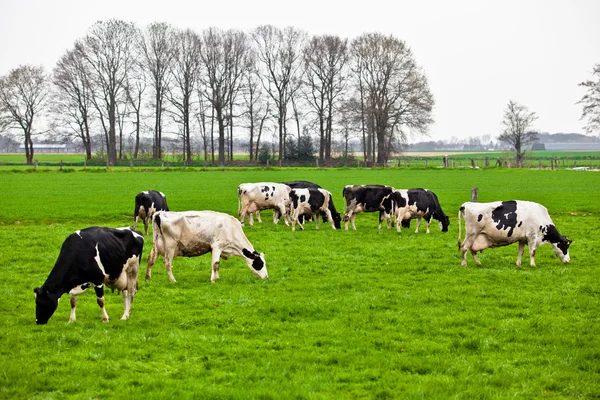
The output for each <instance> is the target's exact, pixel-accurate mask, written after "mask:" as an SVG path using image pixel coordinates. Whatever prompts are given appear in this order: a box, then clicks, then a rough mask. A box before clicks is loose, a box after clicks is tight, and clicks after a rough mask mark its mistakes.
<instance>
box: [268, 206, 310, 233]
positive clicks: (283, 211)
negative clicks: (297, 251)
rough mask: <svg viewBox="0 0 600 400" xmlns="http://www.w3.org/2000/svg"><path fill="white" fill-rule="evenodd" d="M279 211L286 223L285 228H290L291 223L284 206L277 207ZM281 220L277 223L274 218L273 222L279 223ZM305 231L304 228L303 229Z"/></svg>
mask: <svg viewBox="0 0 600 400" xmlns="http://www.w3.org/2000/svg"><path fill="white" fill-rule="evenodd" d="M277 209H278V210H279V212H280V213H281V215H282V216H283V222H285V226H290V223H289V219H290V218H289V216H288V215H287V213H286V212H285V206H284V205H279V206H277ZM278 221H279V220H277V221H275V218H273V222H274V223H277V222H278ZM303 229H304V228H303Z"/></svg>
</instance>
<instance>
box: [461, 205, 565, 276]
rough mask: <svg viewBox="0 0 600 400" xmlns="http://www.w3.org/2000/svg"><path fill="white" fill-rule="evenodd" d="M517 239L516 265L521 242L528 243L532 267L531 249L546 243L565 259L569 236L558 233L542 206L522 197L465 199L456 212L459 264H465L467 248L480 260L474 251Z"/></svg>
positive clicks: (520, 251)
mask: <svg viewBox="0 0 600 400" xmlns="http://www.w3.org/2000/svg"><path fill="white" fill-rule="evenodd" d="M461 216H462V218H463V219H464V221H465V240H464V241H463V242H462V243H461V236H462V234H461ZM515 242H518V243H519V251H518V256H517V265H521V256H522V255H523V251H524V249H525V244H527V247H529V263H530V265H531V266H532V267H535V260H534V256H535V251H536V249H537V248H538V247H540V246H541V245H543V244H545V243H550V244H551V245H552V248H553V249H554V253H555V254H556V255H557V256H558V258H560V260H561V261H562V262H563V263H565V264H566V263H569V262H570V261H571V257H570V256H569V246H570V245H571V242H572V241H571V240H569V239H568V238H567V237H566V236H561V235H560V234H559V233H558V230H557V229H556V227H555V226H554V223H553V222H552V219H551V218H550V215H548V210H547V209H546V207H544V206H542V205H541V204H538V203H533V202H531V201H522V200H511V201H495V202H492V203H471V202H466V203H463V204H462V206H460V210H459V212H458V248H459V249H461V247H462V264H461V265H462V266H463V267H466V266H467V251H471V254H472V255H473V259H475V262H476V263H477V264H481V262H480V261H479V258H478V257H477V252H478V251H483V250H485V249H487V248H490V247H500V246H506V245H509V244H511V243H515Z"/></svg>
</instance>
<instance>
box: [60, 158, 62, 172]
mask: <svg viewBox="0 0 600 400" xmlns="http://www.w3.org/2000/svg"><path fill="white" fill-rule="evenodd" d="M60 170H61V171H62V160H60Z"/></svg>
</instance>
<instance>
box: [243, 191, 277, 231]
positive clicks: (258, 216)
mask: <svg viewBox="0 0 600 400" xmlns="http://www.w3.org/2000/svg"><path fill="white" fill-rule="evenodd" d="M254 185H256V184H255V183H240V184H239V185H238V215H240V211H242V194H243V193H245V192H246V191H247V190H249V189H251V188H253V187H254ZM273 212H276V211H273ZM255 216H256V219H257V220H258V222H260V223H261V224H262V219H261V218H260V210H256V211H255V212H254V213H248V221H249V223H250V225H254V217H255Z"/></svg>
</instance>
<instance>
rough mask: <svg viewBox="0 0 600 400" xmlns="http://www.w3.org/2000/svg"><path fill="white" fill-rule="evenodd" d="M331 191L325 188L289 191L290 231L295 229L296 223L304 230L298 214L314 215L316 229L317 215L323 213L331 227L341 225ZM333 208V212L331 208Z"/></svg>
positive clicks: (317, 227)
mask: <svg viewBox="0 0 600 400" xmlns="http://www.w3.org/2000/svg"><path fill="white" fill-rule="evenodd" d="M331 197H332V196H331V193H330V192H329V191H327V190H325V189H313V188H298V189H292V191H291V192H290V213H291V218H292V231H295V230H296V223H298V224H299V225H300V229H302V230H304V226H303V225H302V221H301V220H300V216H302V215H305V216H307V217H311V216H315V217H316V218H315V219H316V229H319V218H318V216H319V215H325V216H326V217H327V220H328V221H329V222H330V223H331V227H332V228H333V229H336V228H337V229H339V228H340V227H341V218H340V213H338V212H337V211H336V210H335V206H334V205H333V200H332V199H331ZM332 208H333V212H332V211H331V209H332Z"/></svg>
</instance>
